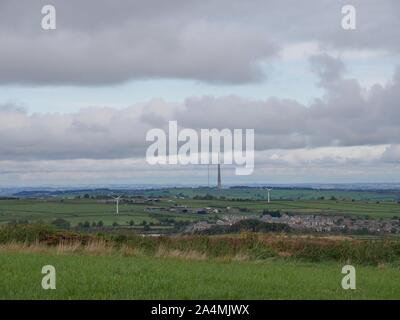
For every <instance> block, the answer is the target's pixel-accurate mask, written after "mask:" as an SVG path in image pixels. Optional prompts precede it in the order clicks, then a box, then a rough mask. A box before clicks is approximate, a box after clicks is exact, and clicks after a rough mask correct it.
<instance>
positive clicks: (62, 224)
mask: <svg viewBox="0 0 400 320" xmlns="http://www.w3.org/2000/svg"><path fill="white" fill-rule="evenodd" d="M51 224H52V225H54V226H56V227H57V228H61V229H69V228H70V227H71V223H70V222H69V221H68V220H65V219H61V218H58V219H55V220H53V221H52V222H51Z"/></svg>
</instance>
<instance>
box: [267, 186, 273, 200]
mask: <svg viewBox="0 0 400 320" xmlns="http://www.w3.org/2000/svg"><path fill="white" fill-rule="evenodd" d="M270 191H272V188H267V194H268V203H269V202H270V199H269V192H270Z"/></svg>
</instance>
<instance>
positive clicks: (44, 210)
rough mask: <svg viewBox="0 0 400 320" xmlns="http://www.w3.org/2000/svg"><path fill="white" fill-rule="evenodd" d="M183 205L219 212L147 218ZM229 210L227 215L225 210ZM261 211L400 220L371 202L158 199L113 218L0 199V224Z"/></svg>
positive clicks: (108, 208)
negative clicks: (151, 210) (158, 209)
mask: <svg viewBox="0 0 400 320" xmlns="http://www.w3.org/2000/svg"><path fill="white" fill-rule="evenodd" d="M175 204H177V205H184V206H188V207H189V208H205V207H214V208H220V209H223V210H222V211H221V212H220V214H209V215H207V216H204V215H196V214H189V213H188V214H185V213H173V212H167V211H164V212H161V213H158V214H157V215H154V214H150V213H149V212H148V210H147V208H149V207H153V208H154V207H165V208H168V207H172V206H173V205H175ZM227 207H229V208H232V210H231V211H229V212H228V211H226V210H225V209H226V208H227ZM264 209H268V210H280V211H281V212H282V213H284V212H287V213H292V214H322V215H323V214H328V215H329V214H331V215H346V216H349V215H353V216H360V217H369V218H378V219H379V218H393V217H400V204H399V203H398V202H395V201H390V200H387V201H372V200H347V199H336V200H330V199H329V198H328V199H326V200H275V199H274V200H273V201H271V202H270V203H267V201H265V200H240V201H237V200H233V199H210V200H202V199H186V198H183V199H181V198H162V199H161V200H160V201H159V202H156V203H151V202H150V203H148V204H129V203H121V205H120V210H119V214H118V215H116V214H115V205H114V204H112V203H101V202H100V201H99V200H96V199H64V198H49V199H0V224H4V223H8V222H10V221H18V220H28V221H29V222H37V221H43V222H48V223H49V222H51V221H52V220H54V219H57V218H61V219H65V220H68V221H69V222H70V223H71V226H77V225H78V224H79V223H84V222H85V221H88V222H90V223H92V222H99V221H102V222H103V224H104V226H112V225H113V224H115V223H117V224H118V225H121V226H128V225H129V224H132V222H133V224H135V225H140V224H141V223H142V222H143V221H146V223H148V224H159V223H160V221H159V218H171V219H174V220H175V221H188V222H189V221H190V222H196V221H199V220H207V219H217V218H218V217H219V216H221V215H223V214H240V215H241V216H242V215H260V214H261V213H262V212H263V210H264Z"/></svg>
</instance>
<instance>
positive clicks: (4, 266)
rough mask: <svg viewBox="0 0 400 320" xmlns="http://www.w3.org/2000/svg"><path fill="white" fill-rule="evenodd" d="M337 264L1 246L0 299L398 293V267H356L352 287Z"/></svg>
mask: <svg viewBox="0 0 400 320" xmlns="http://www.w3.org/2000/svg"><path fill="white" fill-rule="evenodd" d="M48 264H50V265H53V266H54V267H55V268H56V272H57V273H56V276H57V289H56V290H43V289H42V287H41V279H42V277H43V275H42V274H41V268H42V266H44V265H48ZM341 268H342V265H340V264H338V263H328V262H327V263H301V262H289V261H284V260H274V261H273V260H271V261H263V262H257V261H248V262H240V261H226V262H224V261H218V260H205V261H195V260H190V261H189V260H184V259H178V258H155V257H124V256H122V255H120V254H111V255H100V256H98V255H97V256H96V255H89V254H82V253H81V254H75V253H74V254H73V253H63V254H55V253H23V252H8V253H7V252H3V253H1V254H0V270H1V272H0V274H1V279H0V299H400V270H399V268H398V267H394V266H381V267H372V266H371V267H369V266H362V267H361V266H356V275H357V289H356V290H343V289H342V288H341V279H342V277H343V275H342V274H341Z"/></svg>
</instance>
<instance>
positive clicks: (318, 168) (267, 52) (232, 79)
mask: <svg viewBox="0 0 400 320" xmlns="http://www.w3.org/2000/svg"><path fill="white" fill-rule="evenodd" d="M46 4H49V2H48V1H41V0H29V1H28V0H25V1H24V0H1V1H0V186H4V187H5V186H15V185H20V186H33V185H77V184H81V185H82V184H122V183H123V184H141V183H165V184H192V183H198V184H206V183H207V168H206V167H201V166H196V167H193V166H158V167H153V166H150V165H148V164H147V163H146V161H145V154H146V149H147V147H148V146H149V143H148V142H146V141H145V136H146V132H147V131H148V130H150V129H152V128H166V127H167V125H168V121H169V120H176V121H178V124H179V126H180V127H181V128H193V129H196V130H198V129H202V128H210V129H211V128H218V129H222V128H230V129H240V128H243V129H246V128H251V129H254V130H255V149H256V158H255V162H256V164H255V170H254V173H253V175H251V176H243V177H238V176H235V175H234V171H233V169H232V168H229V167H224V169H223V175H224V181H226V182H229V183H237V184H242V183H252V182H256V183H265V184H268V183H302V182H328V183H330V182H399V181H400V165H399V160H400V40H399V39H400V1H398V0H382V1H376V0H351V1H348V0H347V1H341V0H302V1H301V5H299V0H253V1H239V0H215V1H207V0H206V1H204V0H203V1H184V0H169V1H165V0H147V1H126V0H125V1H123V0H114V1H106V0H85V1H78V0H68V1H61V0H52V1H51V4H53V5H54V6H55V8H56V17H57V20H56V22H57V29H56V30H47V31H45V30H43V29H42V27H41V20H42V17H43V14H42V13H41V10H42V7H43V6H44V5H46ZM345 4H351V5H353V6H354V7H355V8H356V30H344V29H343V28H342V25H341V20H342V17H343V15H342V13H341V9H342V6H343V5H345ZM214 174H215V170H213V171H212V178H214Z"/></svg>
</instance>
